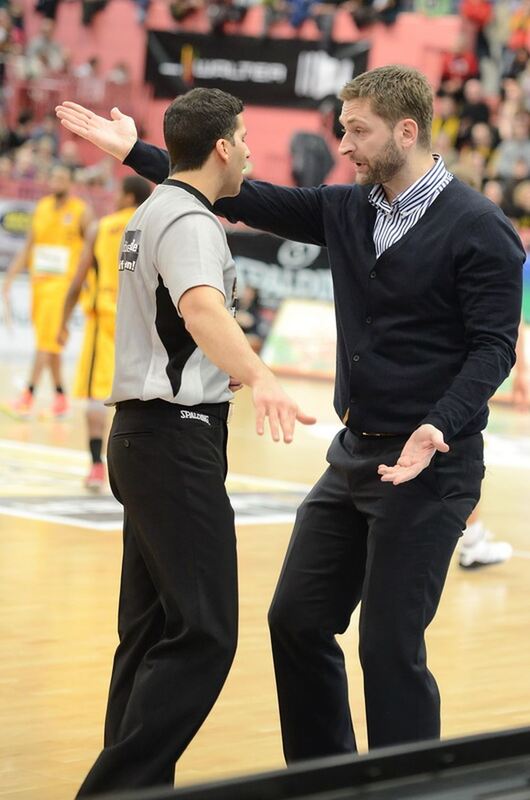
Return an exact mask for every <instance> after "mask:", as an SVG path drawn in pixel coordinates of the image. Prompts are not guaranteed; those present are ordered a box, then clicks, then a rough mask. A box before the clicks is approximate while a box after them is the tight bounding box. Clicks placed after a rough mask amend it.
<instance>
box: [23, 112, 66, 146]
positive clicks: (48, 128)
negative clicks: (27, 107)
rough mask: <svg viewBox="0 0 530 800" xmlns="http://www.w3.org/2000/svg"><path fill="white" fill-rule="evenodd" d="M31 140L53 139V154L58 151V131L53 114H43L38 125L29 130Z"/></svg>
mask: <svg viewBox="0 0 530 800" xmlns="http://www.w3.org/2000/svg"><path fill="white" fill-rule="evenodd" d="M30 137H31V140H32V141H33V142H38V141H39V140H40V139H42V138H46V139H51V140H52V141H53V155H54V156H56V155H57V153H58V152H59V131H58V128H57V119H56V117H55V114H51V113H49V114H45V115H44V116H43V118H42V120H41V121H40V123H39V124H38V125H36V126H35V127H34V128H32V130H31V134H30Z"/></svg>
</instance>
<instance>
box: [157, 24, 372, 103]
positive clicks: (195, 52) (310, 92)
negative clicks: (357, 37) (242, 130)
mask: <svg viewBox="0 0 530 800" xmlns="http://www.w3.org/2000/svg"><path fill="white" fill-rule="evenodd" d="M321 48H322V45H321V44H320V42H318V41H306V40H302V39H269V40H268V41H267V46H266V47H264V46H263V42H262V41H261V40H260V39H258V38H256V37H253V36H223V37H222V38H221V37H214V36H209V35H206V34H201V33H184V32H178V31H149V33H148V38H147V57H146V70H145V78H146V80H147V81H148V82H149V83H151V84H152V86H153V89H154V95H155V97H167V98H171V99H172V98H174V97H175V96H177V95H179V94H183V93H184V92H186V91H188V90H189V89H192V88H194V87H196V86H202V87H206V88H215V89H223V90H224V91H227V92H230V93H231V94H234V95H236V96H237V97H240V98H241V100H243V102H244V103H246V104H254V105H262V106H290V107H292V108H317V107H318V106H319V104H320V103H321V102H322V100H323V99H324V98H326V97H329V96H330V95H332V96H336V94H337V92H338V91H339V90H340V89H341V88H342V86H344V84H345V83H346V82H347V81H349V80H350V79H351V78H352V77H354V76H355V75H358V74H359V73H361V72H364V71H365V70H366V68H367V62H368V52H369V44H368V42H365V41H360V42H355V43H352V44H346V45H345V44H336V45H333V47H332V49H331V51H330V52H326V51H324V50H322V49H321Z"/></svg>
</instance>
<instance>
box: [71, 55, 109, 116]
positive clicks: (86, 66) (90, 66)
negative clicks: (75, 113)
mask: <svg viewBox="0 0 530 800" xmlns="http://www.w3.org/2000/svg"><path fill="white" fill-rule="evenodd" d="M73 74H74V77H75V78H76V80H77V87H76V95H77V98H78V100H79V102H80V103H84V102H86V103H90V104H91V105H98V104H99V103H101V102H102V100H103V98H104V96H105V86H106V80H105V78H104V77H103V75H102V74H101V62H100V60H99V58H98V57H97V56H91V57H90V58H88V59H87V60H86V61H84V62H83V63H82V64H79V65H78V66H76V67H74V69H73Z"/></svg>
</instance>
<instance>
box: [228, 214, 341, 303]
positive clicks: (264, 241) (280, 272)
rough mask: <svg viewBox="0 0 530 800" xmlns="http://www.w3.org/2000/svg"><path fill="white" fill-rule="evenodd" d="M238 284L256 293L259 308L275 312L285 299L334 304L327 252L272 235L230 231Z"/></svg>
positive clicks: (321, 248)
mask: <svg viewBox="0 0 530 800" xmlns="http://www.w3.org/2000/svg"><path fill="white" fill-rule="evenodd" d="M226 233H227V239H228V245H229V247H230V250H231V252H232V255H233V256H234V260H235V262H236V268H237V276H238V281H240V282H241V284H243V285H246V286H252V287H253V288H254V289H257V291H258V294H259V299H260V304H261V306H263V307H264V308H271V309H276V308H278V306H279V305H280V304H281V302H282V300H285V299H286V298H289V297H291V298H293V297H299V298H306V299H311V300H332V299H333V285H332V282H331V272H330V269H329V262H328V251H327V249H326V248H324V247H319V246H318V245H314V244H302V243H300V242H291V241H289V240H287V239H280V238H278V237H276V236H272V235H271V234H269V233H260V232H255V233H254V232H251V231H241V230H230V229H227V232H226Z"/></svg>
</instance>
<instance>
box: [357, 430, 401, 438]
mask: <svg viewBox="0 0 530 800" xmlns="http://www.w3.org/2000/svg"><path fill="white" fill-rule="evenodd" d="M349 430H350V432H351V433H353V435H354V436H359V438H361V439H383V438H387V437H390V438H391V437H394V438H398V437H403V436H408V435H409V434H407V433H375V432H372V431H352V430H351V428H350V429H349Z"/></svg>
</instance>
